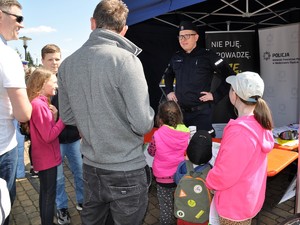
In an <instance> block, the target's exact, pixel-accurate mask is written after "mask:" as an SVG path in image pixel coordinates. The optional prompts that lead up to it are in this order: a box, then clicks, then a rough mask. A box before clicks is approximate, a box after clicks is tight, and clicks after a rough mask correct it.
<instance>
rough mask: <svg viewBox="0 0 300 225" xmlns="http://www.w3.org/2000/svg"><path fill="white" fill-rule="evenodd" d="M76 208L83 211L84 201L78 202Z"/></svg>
mask: <svg viewBox="0 0 300 225" xmlns="http://www.w3.org/2000/svg"><path fill="white" fill-rule="evenodd" d="M76 209H77V210H78V211H81V210H82V203H78V204H77V205H76Z"/></svg>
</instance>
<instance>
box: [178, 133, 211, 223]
mask: <svg viewBox="0 0 300 225" xmlns="http://www.w3.org/2000/svg"><path fill="white" fill-rule="evenodd" d="M211 157H212V138H211V135H210V134H209V133H208V132H207V131H204V130H199V131H197V132H196V133H195V134H194V135H193V137H192V139H191V141H190V143H189V145H188V148H187V151H186V160H185V161H182V162H181V163H180V164H179V165H178V168H177V171H176V173H175V175H174V180H175V182H176V184H177V188H176V190H175V195H174V215H175V217H176V218H177V225H193V224H195V225H196V224H197V225H207V224H208V220H209V209H210V203H211V198H212V196H211V193H210V191H209V190H208V189H207V188H206V184H205V183H206V182H205V179H206V176H207V174H208V172H209V170H210V169H211V165H210V164H209V160H210V159H211Z"/></svg>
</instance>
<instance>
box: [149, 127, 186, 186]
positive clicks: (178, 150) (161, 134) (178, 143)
mask: <svg viewBox="0 0 300 225" xmlns="http://www.w3.org/2000/svg"><path fill="white" fill-rule="evenodd" d="M153 137H154V139H153V140H152V142H151V143H150V146H149V148H148V152H149V154H150V155H152V156H154V160H153V165H152V169H153V175H154V176H155V178H156V181H157V182H160V183H174V179H173V176H174V174H175V172H176V169H177V166H178V165H179V163H180V162H181V161H183V160H184V153H185V151H186V149H187V146H188V141H189V138H190V131H189V129H188V128H187V127H186V126H185V125H183V124H180V125H178V126H177V128H176V130H175V129H173V128H171V127H169V126H167V125H163V126H161V127H160V128H159V129H158V130H157V131H155V133H154V135H153ZM153 147H154V149H153Z"/></svg>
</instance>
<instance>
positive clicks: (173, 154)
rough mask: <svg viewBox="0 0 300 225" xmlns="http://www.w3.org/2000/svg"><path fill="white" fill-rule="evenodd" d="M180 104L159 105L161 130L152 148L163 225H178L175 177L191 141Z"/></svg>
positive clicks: (158, 122)
mask: <svg viewBox="0 0 300 225" xmlns="http://www.w3.org/2000/svg"><path fill="white" fill-rule="evenodd" d="M182 121H183V117H182V113H181V110H180V108H179V106H178V104H177V103H176V102H174V101H166V102H164V103H162V104H160V105H159V108H158V114H157V117H156V122H157V125H158V126H159V129H158V130H157V131H155V133H154V135H153V139H152V141H151V143H150V145H149V147H148V152H149V154H150V155H151V156H154V160H153V165H152V169H153V175H154V176H155V178H156V183H157V197H158V202H159V208H160V216H159V220H160V224H176V220H175V216H174V211H173V210H174V191H175V188H176V184H175V182H174V179H173V177H174V174H175V172H176V169H177V166H178V164H179V163H180V162H182V161H183V160H184V154H185V151H186V149H187V146H188V141H189V138H190V130H189V129H188V128H187V127H186V126H185V125H184V124H183V122H182Z"/></svg>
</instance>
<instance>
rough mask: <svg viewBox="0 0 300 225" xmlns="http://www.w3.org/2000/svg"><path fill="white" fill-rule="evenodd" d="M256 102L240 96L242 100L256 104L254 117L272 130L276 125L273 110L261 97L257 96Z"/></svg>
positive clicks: (247, 103)
mask: <svg viewBox="0 0 300 225" xmlns="http://www.w3.org/2000/svg"><path fill="white" fill-rule="evenodd" d="M255 99H256V102H247V101H245V100H243V99H241V98H240V100H241V101H242V102H243V103H244V104H246V105H255V108H254V111H253V113H254V118H255V119H256V120H257V122H258V123H259V124H260V125H261V126H262V127H263V128H265V129H267V130H272V129H273V127H274V123H273V118H272V113H271V110H270V108H269V106H268V104H267V103H266V101H265V100H263V99H262V98H261V97H256V98H255Z"/></svg>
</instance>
